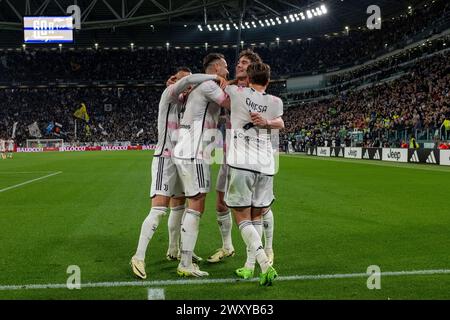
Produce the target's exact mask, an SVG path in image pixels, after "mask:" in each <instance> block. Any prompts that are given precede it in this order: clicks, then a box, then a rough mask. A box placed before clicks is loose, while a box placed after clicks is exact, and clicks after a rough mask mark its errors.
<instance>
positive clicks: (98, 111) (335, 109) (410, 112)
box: [0, 1, 450, 149]
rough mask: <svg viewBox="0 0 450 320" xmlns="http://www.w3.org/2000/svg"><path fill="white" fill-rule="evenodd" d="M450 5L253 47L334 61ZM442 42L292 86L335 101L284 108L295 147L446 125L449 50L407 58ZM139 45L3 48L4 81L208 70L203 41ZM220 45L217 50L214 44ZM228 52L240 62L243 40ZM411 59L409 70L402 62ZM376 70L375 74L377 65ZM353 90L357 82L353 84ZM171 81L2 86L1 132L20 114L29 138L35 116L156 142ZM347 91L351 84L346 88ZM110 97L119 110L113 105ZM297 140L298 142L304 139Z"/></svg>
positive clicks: (282, 61) (65, 132)
mask: <svg viewBox="0 0 450 320" xmlns="http://www.w3.org/2000/svg"><path fill="white" fill-rule="evenodd" d="M448 14H449V3H448V2H447V1H437V2H436V4H435V5H434V6H428V7H427V8H422V9H416V10H414V11H413V12H412V14H409V15H403V17H400V18H396V19H395V20H392V21H387V22H383V29H382V31H370V32H369V31H367V30H361V31H358V30H352V31H351V32H350V33H349V35H345V36H337V37H331V38H314V39H312V40H311V41H309V40H304V41H301V42H295V41H294V42H293V43H284V44H280V45H279V46H272V47H259V48H256V49H255V50H256V51H257V52H258V53H259V54H260V55H261V56H262V57H263V59H264V61H265V62H267V63H269V64H270V65H271V67H272V72H273V74H272V75H273V77H274V78H277V77H279V76H281V75H286V74H290V75H292V74H294V73H296V72H304V71H312V70H316V69H318V68H323V67H324V68H329V67H335V66H338V65H341V64H346V63H354V62H358V61H359V62H360V61H361V60H363V58H364V57H367V56H374V52H376V51H378V50H379V49H382V48H384V44H385V43H390V44H394V43H396V42H397V41H401V40H405V39H406V38H408V36H410V35H414V34H416V33H417V32H420V31H422V30H423V29H424V28H425V27H427V26H430V25H431V24H432V23H433V22H434V21H437V20H438V19H439V18H440V17H442V16H446V15H448ZM443 48H444V42H443V41H434V42H433V43H431V44H429V45H427V46H424V47H421V48H420V49H417V50H416V51H405V52H403V53H402V54H400V55H396V56H394V57H392V58H389V59H384V60H381V61H380V62H378V63H375V64H371V65H368V66H367V67H363V68H359V69H355V70H354V71H351V72H347V73H344V74H340V75H339V76H335V77H332V78H330V79H329V84H330V85H337V86H334V87H333V88H332V89H331V90H330V89H327V90H328V91H323V90H322V91H313V92H310V93H301V94H296V95H289V96H288V98H289V99H290V100H298V99H305V98H314V97H318V96H323V95H332V97H331V98H328V99H327V100H321V101H316V102H311V103H307V104H301V105H300V106H297V107H295V106H294V107H292V108H289V109H288V110H286V112H285V117H284V118H285V121H286V133H285V136H286V137H290V138H292V139H293V140H295V144H296V145H297V146H303V147H304V146H305V145H306V143H312V144H318V145H320V144H325V143H330V144H331V142H332V141H334V143H335V144H336V145H339V144H342V143H345V144H349V143H350V137H349V135H348V133H349V132H350V131H353V130H354V129H357V130H361V131H363V132H364V145H366V146H380V145H386V144H388V143H389V139H388V138H389V137H388V136H387V134H386V130H389V129H392V130H402V129H408V130H413V129H422V128H426V129H433V130H435V129H436V128H439V127H440V125H441V124H442V121H443V120H444V119H445V118H448V117H450V114H449V112H450V109H449V108H450V107H449V99H450V98H449V88H450V79H449V74H450V65H449V60H450V59H449V54H448V53H445V54H439V55H436V56H434V57H432V58H429V59H426V60H421V61H420V62H417V63H414V64H412V65H408V66H407V67H405V68H403V67H400V64H401V63H403V62H405V61H409V60H410V59H413V58H416V57H419V56H421V55H423V54H426V53H431V52H435V51H436V50H442V49H443ZM162 50H164V54H161V51H160V50H158V49H154V50H135V51H133V52H131V51H130V50H128V51H122V50H117V51H116V50H74V51H67V50H62V52H58V51H44V50H28V49H27V50H25V51H23V52H16V51H3V52H0V82H1V81H3V82H14V81H36V82H49V81H56V80H73V81H77V80H110V81H111V80H130V79H134V80H154V81H155V82H157V83H159V84H161V83H162V82H163V81H162V80H165V79H166V78H167V76H168V75H169V74H170V73H171V72H173V68H174V67H176V66H180V65H186V66H189V67H191V68H192V70H193V72H200V71H201V70H200V66H201V59H202V57H203V56H204V54H205V50H201V49H195V50H194V49H190V50H189V51H188V53H187V52H186V50H185V49H180V50H176V49H169V50H168V51H167V52H166V51H165V50H166V49H162ZM215 50H216V49H214V51H215ZM218 51H222V52H224V53H225V54H226V57H227V59H228V60H229V61H233V58H234V55H235V49H233V48H229V49H224V50H218ZM402 68H403V69H402ZM397 71H402V72H403V73H404V74H405V75H404V76H402V77H401V78H399V79H397V80H395V81H392V82H387V83H383V84H379V85H377V86H370V87H367V88H365V89H362V90H355V88H356V87H357V86H358V85H361V84H363V83H365V82H367V81H370V82H373V81H377V80H380V79H384V78H386V77H387V76H390V75H392V74H394V73H396V72H397ZM374 73H375V74H374ZM349 89H350V90H349ZM162 90H163V87H155V86H149V87H139V88H137V87H125V88H98V87H76V88H75V87H72V88H70V87H67V88H20V89H18V88H16V89H1V90H0V138H7V137H10V136H11V131H12V127H13V124H14V123H15V122H18V125H17V130H16V141H18V143H19V144H21V145H24V143H25V140H26V139H28V138H32V137H31V136H30V134H29V132H28V126H29V125H30V124H32V123H33V122H35V121H36V122H37V124H38V127H39V128H40V131H41V133H42V135H43V138H58V137H60V138H62V139H64V140H65V141H71V142H76V141H83V142H101V141H110V142H113V141H132V142H133V143H141V144H147V143H155V142H156V121H155V119H156V117H157V106H158V101H159V98H160V94H161V92H162ZM284 90H285V83H284V82H276V83H273V84H271V86H270V87H269V90H268V91H269V93H273V94H276V95H280V94H281V93H282V92H283V91H284ZM345 90H349V91H345ZM81 103H84V104H86V106H87V110H88V114H89V116H90V121H89V123H87V124H86V123H84V122H83V120H77V136H75V130H74V129H75V118H74V116H73V113H74V111H75V110H77V109H78V108H79V107H80V105H81ZM109 105H111V108H112V110H111V111H107V110H109V107H108V106H109ZM51 122H57V123H60V124H61V125H62V129H61V133H59V136H55V133H54V132H48V133H47V132H46V130H45V128H47V126H48V124H49V123H51ZM297 149H299V148H297Z"/></svg>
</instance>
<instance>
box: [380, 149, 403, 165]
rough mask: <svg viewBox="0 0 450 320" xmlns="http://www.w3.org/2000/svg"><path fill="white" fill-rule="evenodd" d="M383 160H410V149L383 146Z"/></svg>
mask: <svg viewBox="0 0 450 320" xmlns="http://www.w3.org/2000/svg"><path fill="white" fill-rule="evenodd" d="M383 161H392V162H408V149H400V148H383Z"/></svg>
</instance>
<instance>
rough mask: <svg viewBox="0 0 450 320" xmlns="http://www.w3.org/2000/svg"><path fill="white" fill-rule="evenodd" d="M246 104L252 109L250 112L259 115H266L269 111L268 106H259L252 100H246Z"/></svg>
mask: <svg viewBox="0 0 450 320" xmlns="http://www.w3.org/2000/svg"><path fill="white" fill-rule="evenodd" d="M245 103H247V106H249V107H250V109H251V110H250V111H255V112H259V113H264V112H266V111H267V106H262V105H260V104H257V103H255V102H253V101H252V100H251V99H250V98H247V99H245Z"/></svg>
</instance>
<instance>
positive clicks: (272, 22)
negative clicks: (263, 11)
mask: <svg viewBox="0 0 450 320" xmlns="http://www.w3.org/2000/svg"><path fill="white" fill-rule="evenodd" d="M270 23H271V24H272V25H273V26H274V25H275V21H273V19H272V18H270Z"/></svg>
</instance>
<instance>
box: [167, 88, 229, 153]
mask: <svg viewBox="0 0 450 320" xmlns="http://www.w3.org/2000/svg"><path fill="white" fill-rule="evenodd" d="M226 98H227V96H226V94H225V93H224V92H223V90H222V89H220V87H219V86H218V85H217V83H215V82H214V81H205V82H203V83H202V84H200V85H198V86H197V87H196V88H194V89H193V90H192V92H191V93H190V94H189V97H188V99H187V102H186V105H185V109H184V112H183V113H182V117H181V120H180V130H179V136H178V142H177V145H176V146H175V149H174V156H175V157H176V158H179V159H186V160H193V159H205V158H207V157H208V153H207V152H206V151H207V150H206V149H205V147H206V146H207V145H208V140H209V141H210V140H212V139H210V138H211V137H209V138H208V137H203V135H204V132H205V130H208V129H214V134H215V133H216V132H217V131H216V129H217V122H218V120H219V114H220V104H222V102H223V101H224V100H225V99H226ZM211 133H212V132H211ZM203 151H205V152H203Z"/></svg>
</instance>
